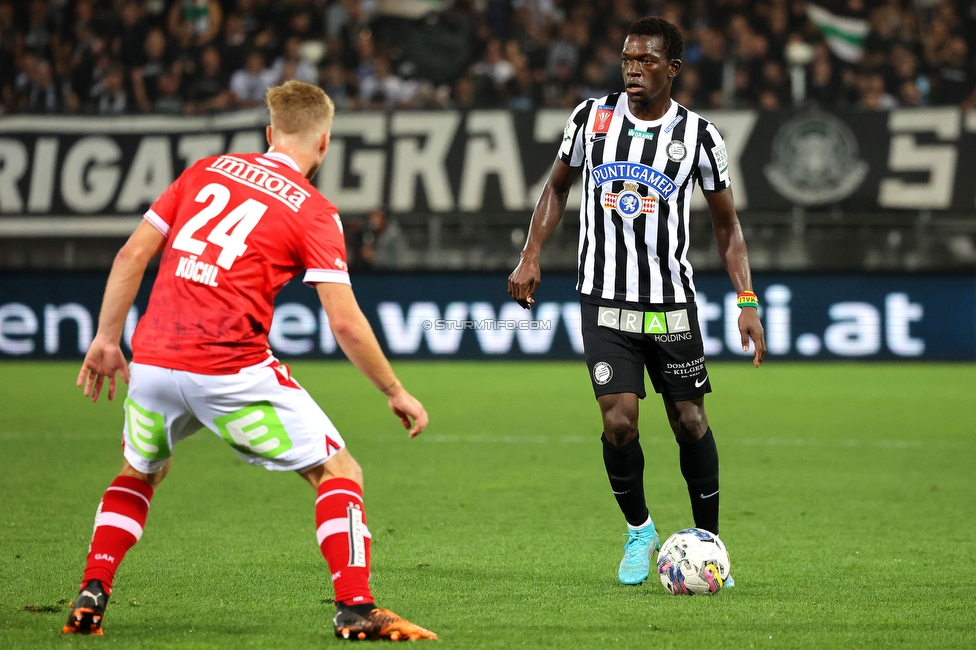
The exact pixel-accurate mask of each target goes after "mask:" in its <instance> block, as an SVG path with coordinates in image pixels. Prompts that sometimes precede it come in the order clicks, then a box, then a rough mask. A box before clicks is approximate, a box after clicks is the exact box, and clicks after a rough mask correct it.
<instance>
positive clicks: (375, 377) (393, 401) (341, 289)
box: [316, 282, 428, 438]
mask: <svg viewBox="0 0 976 650" xmlns="http://www.w3.org/2000/svg"><path fill="white" fill-rule="evenodd" d="M316 291H318V294H319V300H321V301H322V308H323V309H325V314H326V316H328V317H329V327H331V328H332V335H333V336H335V340H336V343H338V344H339V347H340V348H342V351H343V352H344V353H345V354H346V357H347V358H348V359H349V360H350V361H352V364H353V365H354V366H356V368H358V369H359V371H360V372H361V373H363V374H364V375H365V376H366V378H367V379H369V380H370V381H371V382H372V383H373V385H374V386H376V387H377V388H378V389H380V391H382V392H383V394H384V395H386V399H387V404H388V405H389V407H390V410H391V411H393V413H394V414H395V415H396V416H397V417H398V418H400V421H401V422H402V423H403V427H404V428H405V429H409V430H410V437H411V438H414V437H416V436H417V435H419V434H420V432H421V431H423V430H424V429H426V428H427V422H428V417H427V411H426V410H424V405H423V404H421V403H420V402H419V401H417V399H416V398H415V397H414V396H413V395H411V394H410V393H408V392H407V390H406V389H405V388H404V387H403V385H402V384H401V383H400V382H399V380H397V378H396V374H395V373H394V372H393V368H392V367H391V366H390V362H389V361H388V360H387V358H386V355H385V354H383V350H382V349H381V348H380V344H379V341H377V340H376V335H375V334H374V333H373V328H372V327H370V324H369V321H368V320H366V316H365V315H364V314H363V311H362V310H361V309H360V308H359V303H358V302H356V296H355V295H354V294H353V292H352V287H350V286H349V285H348V284H339V283H336V282H321V283H319V284H318V285H316ZM411 419H412V420H413V422H412V423H411V421H410V420H411Z"/></svg>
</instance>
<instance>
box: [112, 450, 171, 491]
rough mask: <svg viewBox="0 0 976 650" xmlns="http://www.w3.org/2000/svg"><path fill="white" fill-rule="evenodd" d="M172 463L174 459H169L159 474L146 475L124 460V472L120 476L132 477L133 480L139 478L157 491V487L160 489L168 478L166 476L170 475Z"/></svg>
mask: <svg viewBox="0 0 976 650" xmlns="http://www.w3.org/2000/svg"><path fill="white" fill-rule="evenodd" d="M172 463H173V459H172V458H167V459H166V462H165V463H164V464H163V467H162V468H161V469H160V470H159V471H158V472H154V473H152V474H144V473H142V472H140V471H139V470H137V469H136V468H134V467H133V466H132V465H130V464H129V461H127V460H123V461H122V471H121V472H119V476H131V477H133V478H137V479H139V480H140V481H144V482H146V483H148V484H149V486H150V487H151V488H153V489H154V490H155V489H156V488H157V487H159V484H160V483H162V482H163V479H164V478H166V475H167V474H169V468H170V465H172Z"/></svg>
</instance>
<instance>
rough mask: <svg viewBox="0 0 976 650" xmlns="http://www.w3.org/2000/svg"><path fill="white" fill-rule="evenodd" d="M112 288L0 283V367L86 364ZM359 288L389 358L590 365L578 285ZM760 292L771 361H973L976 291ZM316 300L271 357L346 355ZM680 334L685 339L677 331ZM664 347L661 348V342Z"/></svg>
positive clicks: (399, 278)
mask: <svg viewBox="0 0 976 650" xmlns="http://www.w3.org/2000/svg"><path fill="white" fill-rule="evenodd" d="M151 280H152V279H151V278H149V279H147V280H146V283H145V284H144V287H143V291H142V292H141V293H140V298H139V299H138V300H137V301H136V306H134V307H133V308H132V310H131V311H130V313H129V317H128V319H127V321H126V325H125V331H124V334H123V339H124V342H126V343H127V342H128V341H129V340H130V339H131V337H132V333H133V332H134V330H135V327H136V324H137V323H138V319H139V315H140V313H142V311H143V310H144V309H145V296H146V294H147V291H146V290H147V289H148V287H149V286H150V283H151ZM104 283H105V275H104V274H97V273H91V274H67V273H65V274H43V275H32V274H29V273H6V274H2V275H0V288H2V291H0V297H2V298H0V357H6V358H12V357H21V358H24V357H26V358H81V356H83V354H84V352H85V350H86V349H87V347H88V344H89V343H90V342H91V339H92V336H93V334H94V328H95V323H96V318H97V310H98V305H99V301H100V299H101V295H102V290H103V287H104ZM353 283H354V285H355V286H356V292H357V296H359V297H360V300H359V302H360V304H361V306H362V308H363V311H364V313H365V314H366V316H367V317H368V318H369V319H370V322H371V323H372V325H373V328H374V330H375V331H376V333H377V336H378V337H379V340H380V343H381V344H382V345H383V347H384V348H385V349H386V351H387V352H388V353H389V354H391V355H393V356H398V357H406V358H441V359H445V358H465V359H491V358H509V359H532V358H561V359H575V358H581V357H582V353H583V343H582V337H581V335H580V309H579V302H578V301H577V299H576V293H575V289H574V278H573V277H572V276H568V275H550V276H547V278H546V282H545V284H544V285H543V288H542V289H541V290H540V292H539V294H538V296H537V299H538V303H537V304H536V305H535V306H534V307H533V309H532V310H531V311H526V310H524V309H522V308H521V307H519V306H518V305H516V304H515V303H514V302H512V301H511V300H510V299H508V297H507V294H506V293H505V287H506V283H505V276H503V275H499V274H492V275H471V274H465V275H446V274H436V275H423V274H417V275H411V274H398V275H367V276H360V277H354V278H353ZM696 284H697V285H698V289H699V293H698V307H699V321H700V325H701V330H702V332H703V334H704V346H705V354H706V355H707V356H708V358H710V359H716V358H730V359H731V358H737V357H741V356H744V355H746V354H747V353H744V352H743V351H742V349H741V346H740V343H739V331H738V328H737V319H738V315H739V309H738V307H736V295H735V293H734V292H732V291H730V290H729V287H728V279H727V278H723V277H722V276H719V275H704V276H700V277H697V278H696ZM756 287H757V293H758V294H759V295H760V298H761V300H762V316H763V321H764V323H765V327H766V338H767V344H768V348H769V355H770V357H771V358H773V359H775V358H788V359H940V360H974V359H976V279H974V278H971V277H969V278H966V277H952V276H889V277H878V276H860V277H859V276H813V275H810V276H807V275H791V276H766V275H759V276H758V277H757V278H756ZM431 296H437V297H438V298H437V300H432V299H431ZM316 300H317V296H316V294H315V292H314V291H311V290H309V289H308V287H305V286H304V285H302V284H301V283H297V282H293V283H290V284H289V285H287V286H286V287H285V289H284V290H282V293H281V294H280V295H279V299H278V301H277V307H276V310H275V318H274V322H273V324H272V327H271V331H270V333H269V340H270V343H271V347H272V349H273V350H274V351H275V353H276V354H278V355H280V356H283V357H308V358H331V357H339V356H340V355H341V354H342V352H341V351H340V350H339V349H338V346H337V345H336V341H335V339H334V338H333V336H332V332H331V330H330V329H329V326H328V319H327V318H326V315H325V313H324V312H323V311H322V309H321V307H320V306H319V305H318V304H317V302H316ZM662 322H667V321H662ZM662 328H666V329H661V331H660V332H658V331H657V330H653V331H652V330H648V331H649V332H651V333H653V334H657V335H670V334H671V325H662ZM652 329H653V328H652ZM679 329H680V330H681V332H685V330H686V329H687V327H686V326H684V327H682V328H677V327H675V328H674V331H675V332H678V331H679ZM662 342H663V343H664V344H667V336H665V337H664V339H662Z"/></svg>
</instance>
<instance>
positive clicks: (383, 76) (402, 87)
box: [359, 57, 417, 110]
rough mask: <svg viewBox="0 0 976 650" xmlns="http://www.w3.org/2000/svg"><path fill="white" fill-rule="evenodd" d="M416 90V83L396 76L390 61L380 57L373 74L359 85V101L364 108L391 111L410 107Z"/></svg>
mask: <svg viewBox="0 0 976 650" xmlns="http://www.w3.org/2000/svg"><path fill="white" fill-rule="evenodd" d="M416 90H417V84H416V83H414V82H411V81H407V80H405V79H401V78H400V77H398V76H397V75H395V74H394V73H393V71H392V70H391V66H390V60H389V59H388V58H386V57H380V58H378V59H376V66H375V68H374V72H373V74H371V75H369V76H368V77H366V78H365V79H363V80H362V82H361V83H360V84H359V100H360V102H361V104H362V106H363V107H369V108H372V109H387V110H389V109H393V108H398V107H402V106H407V105H409V103H410V101H411V100H412V99H413V95H414V92H416Z"/></svg>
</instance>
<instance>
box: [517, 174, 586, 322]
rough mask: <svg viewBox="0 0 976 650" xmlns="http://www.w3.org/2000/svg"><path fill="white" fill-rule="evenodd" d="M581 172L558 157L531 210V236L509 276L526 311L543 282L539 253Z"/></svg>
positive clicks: (560, 214) (555, 224)
mask: <svg viewBox="0 0 976 650" xmlns="http://www.w3.org/2000/svg"><path fill="white" fill-rule="evenodd" d="M580 169H581V168H580V167H570V166H569V165H567V164H566V163H564V162H563V161H562V160H560V159H559V158H556V162H554V163H553V164H552V170H551V171H550V172H549V178H548V180H546V186H545V187H544V188H543V189H542V195H541V196H540V197H539V202H538V203H536V204H535V210H533V211H532V221H530V222H529V236H528V237H527V238H526V240H525V247H524V248H523V249H522V253H521V255H520V256H519V263H518V266H516V267H515V270H514V271H512V274H511V275H510V276H508V293H510V294H511V296H512V298H514V299H515V302H517V303H518V304H520V305H522V307H524V308H525V309H528V308H529V305H531V304H532V303H534V302H535V300H533V298H532V295H533V294H534V293H535V290H536V289H537V288H538V286H539V283H540V282H541V281H542V272H541V271H540V270H539V253H540V252H542V245H543V244H545V243H546V241H547V240H548V239H549V237H550V235H552V232H553V231H554V230H555V229H556V226H557V225H558V224H559V220H560V219H561V218H562V216H563V211H564V210H565V209H566V199H567V198H568V197H569V190H570V188H572V187H573V183H575V182H576V179H577V178H579V175H580Z"/></svg>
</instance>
